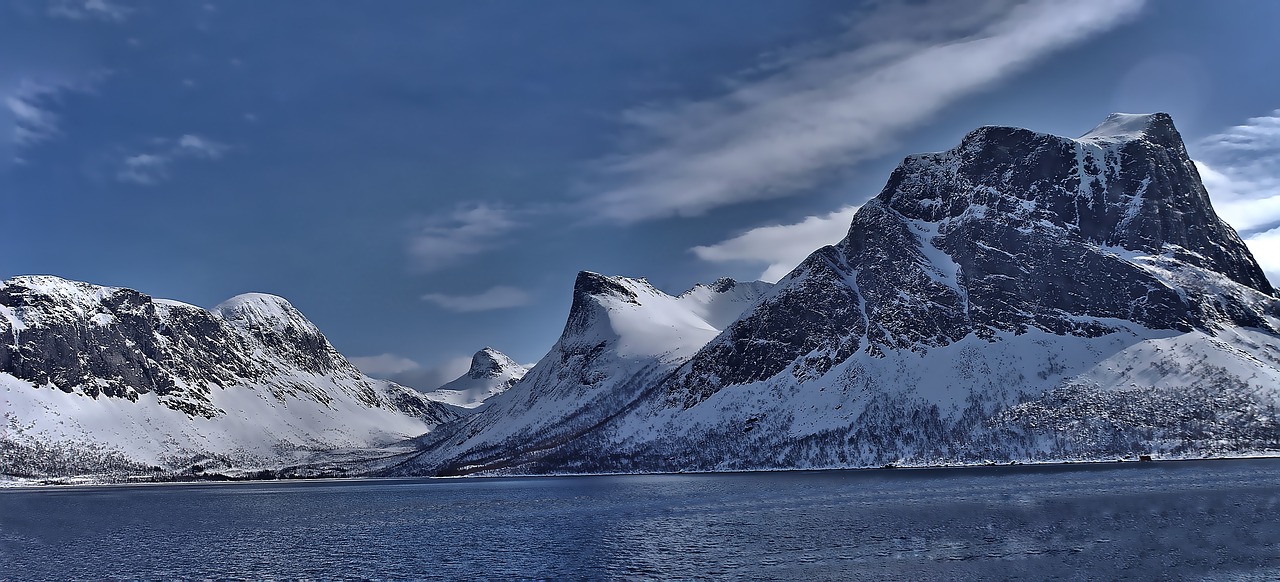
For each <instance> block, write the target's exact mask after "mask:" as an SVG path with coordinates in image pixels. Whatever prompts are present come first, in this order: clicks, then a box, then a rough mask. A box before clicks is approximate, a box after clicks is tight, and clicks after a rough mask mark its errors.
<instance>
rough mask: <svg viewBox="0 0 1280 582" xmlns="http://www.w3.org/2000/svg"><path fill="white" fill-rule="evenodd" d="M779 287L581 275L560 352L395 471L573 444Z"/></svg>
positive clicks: (478, 462)
mask: <svg viewBox="0 0 1280 582" xmlns="http://www.w3.org/2000/svg"><path fill="white" fill-rule="evenodd" d="M771 287H772V285H771V284H769V283H764V282H759V281H757V282H751V283H740V282H736V281H734V280H732V279H721V280H719V281H716V282H715V283H713V284H711V285H702V284H700V285H697V286H694V287H693V288H692V289H690V290H688V291H686V292H685V293H682V294H680V295H678V296H671V295H668V294H666V293H664V292H662V291H660V290H658V289H656V288H654V287H653V285H650V284H649V282H648V281H646V280H644V279H630V278H626V277H607V276H604V275H600V274H597V273H591V272H582V273H579V274H578V278H577V280H576V281H575V283H574V288H573V304H572V306H571V307H570V310H569V319H568V322H567V323H566V324H565V327H564V331H563V332H562V333H561V335H560V339H559V340H558V341H557V342H556V344H555V345H554V346H553V347H552V348H551V351H550V352H548V353H547V355H546V356H544V357H543V358H542V359H541V360H539V361H538V363H537V365H535V366H534V367H533V369H531V370H529V373H528V374H527V375H525V376H524V377H523V378H522V379H521V380H520V381H519V382H516V383H515V385H514V386H512V387H511V388H510V389H509V390H507V391H506V392H504V393H502V394H499V395H497V396H494V397H493V398H491V399H490V400H489V401H488V404H487V405H486V407H485V409H484V410H482V411H480V412H479V413H478V414H476V415H474V416H471V417H468V418H466V419H463V420H461V421H458V422H455V423H450V424H448V425H445V426H443V427H441V429H440V430H439V431H438V432H436V433H432V434H429V435H426V436H425V437H423V438H422V439H421V442H422V444H423V445H422V446H423V447H424V449H426V452H425V453H423V455H422V456H420V457H418V458H415V459H412V460H410V461H408V462H405V463H403V464H402V465H400V466H398V467H396V468H392V469H388V471H389V472H392V473H396V472H410V473H412V472H422V471H427V472H430V471H432V470H434V468H435V467H436V466H438V465H441V464H444V463H446V462H451V463H462V464H465V465H467V466H484V465H485V464H486V463H488V462H491V461H494V460H496V459H505V458H507V457H508V456H511V455H523V454H526V453H527V454H534V455H536V454H539V452H540V451H544V450H546V449H547V448H549V447H555V446H558V445H560V444H563V443H564V442H566V441H567V440H569V439H572V438H574V437H576V436H577V435H578V434H580V433H582V432H583V431H586V430H588V429H590V428H592V427H594V426H596V425H598V424H599V423H601V422H603V421H604V420H606V419H607V418H609V417H610V416H611V415H614V414H616V413H617V412H618V411H619V410H621V409H623V408H624V407H625V406H626V405H627V404H629V403H630V402H632V401H634V400H635V399H636V398H637V397H638V396H639V394H640V392H641V391H642V390H644V389H645V388H646V387H648V386H649V385H651V384H652V383H654V382H657V381H658V380H660V379H661V378H662V377H663V375H665V374H667V373H669V372H670V371H672V370H674V369H675V368H677V367H678V366H680V365H681V364H683V363H684V362H685V361H687V360H688V359H689V357H690V356H692V355H693V354H695V353H697V351H698V349H700V348H701V347H702V346H703V345H704V344H706V343H707V342H708V341H709V340H711V339H712V338H714V337H715V336H716V335H717V334H719V333H720V330H722V329H724V328H725V326H727V325H729V324H730V323H732V322H733V321H734V319H736V318H737V316H738V315H739V314H740V313H742V312H743V311H744V310H746V309H748V308H750V307H751V306H752V305H754V304H755V303H756V302H757V301H759V300H760V298H761V297H763V296H764V295H765V294H767V293H768V291H769V290H770V288H771Z"/></svg>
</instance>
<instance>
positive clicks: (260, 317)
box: [213, 293, 319, 332]
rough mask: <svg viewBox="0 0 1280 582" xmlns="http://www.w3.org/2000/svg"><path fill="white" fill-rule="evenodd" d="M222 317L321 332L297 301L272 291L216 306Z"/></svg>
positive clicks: (252, 324) (235, 321) (251, 324)
mask: <svg viewBox="0 0 1280 582" xmlns="http://www.w3.org/2000/svg"><path fill="white" fill-rule="evenodd" d="M213 313H215V314H217V315H218V316H219V317H221V318H222V319H224V320H226V321H228V322H230V323H233V324H240V325H243V326H246V327H270V328H276V329H283V328H286V327H296V328H300V329H304V330H308V331H311V330H314V331H316V332H318V331H319V330H317V329H316V327H315V325H314V324H312V323H311V321H309V320H308V319H307V318H306V317H305V316H304V315H302V313H301V312H300V311H298V309H297V308H296V307H294V306H293V304H291V303H289V301H288V300H286V299H285V298H283V297H280V296H278V295H271V294H268V293H243V294H240V295H236V296H235V297H232V298H230V299H228V300H226V301H223V302H222V303H219V304H218V305H217V307H214V308H213Z"/></svg>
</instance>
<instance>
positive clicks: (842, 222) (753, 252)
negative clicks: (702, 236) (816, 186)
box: [690, 206, 858, 283]
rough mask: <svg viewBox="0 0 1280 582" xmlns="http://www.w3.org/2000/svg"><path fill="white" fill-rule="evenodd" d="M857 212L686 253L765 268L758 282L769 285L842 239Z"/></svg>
mask: <svg viewBox="0 0 1280 582" xmlns="http://www.w3.org/2000/svg"><path fill="white" fill-rule="evenodd" d="M857 211H858V207H857V206H845V207H844V208H841V209H839V210H836V211H835V212H831V213H829V214H825V215H822V216H810V217H808V218H805V219H804V220H802V221H800V222H797V223H794V224H776V225H769V226H761V227H757V228H753V229H751V230H748V231H747V232H744V233H742V234H740V235H738V236H735V237H733V238H730V239H728V240H724V241H721V242H718V243H716V244H713V245H707V246H699V247H693V248H692V249H690V250H692V251H693V253H694V254H696V255H698V258H700V259H702V260H704V261H712V262H747V263H760V264H767V265H768V268H766V269H765V271H764V273H761V275H760V279H761V280H764V281H769V282H771V283H773V282H777V281H778V279H781V278H782V277H783V276H785V275H786V274H787V273H789V272H791V269H794V268H795V267H796V265H799V264H800V261H803V260H804V259H805V257H807V256H809V254H810V253H812V252H813V251H815V250H817V249H818V248H819V247H822V246H824V245H829V244H835V243H837V242H839V241H840V240H841V239H843V238H844V236H845V234H846V233H847V232H848V231H849V222H850V221H852V220H853V214H854V213H855V212H857Z"/></svg>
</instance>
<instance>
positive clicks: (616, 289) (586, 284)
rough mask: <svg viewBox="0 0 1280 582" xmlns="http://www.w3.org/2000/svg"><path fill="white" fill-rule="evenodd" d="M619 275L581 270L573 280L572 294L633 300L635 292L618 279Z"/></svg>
mask: <svg viewBox="0 0 1280 582" xmlns="http://www.w3.org/2000/svg"><path fill="white" fill-rule="evenodd" d="M618 279H620V277H609V276H607V275H601V274H600V273H594V272H591V271H581V272H579V273H578V278H577V279H576V280H574V282H573V295H574V298H575V299H576V298H577V297H579V296H609V295H612V296H616V297H621V298H622V299H624V300H627V301H629V302H633V303H634V302H635V299H636V294H635V292H634V291H632V290H631V289H628V288H627V286H626V285H623V284H622V283H620V282H619V281H618Z"/></svg>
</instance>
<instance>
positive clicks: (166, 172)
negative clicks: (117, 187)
mask: <svg viewBox="0 0 1280 582" xmlns="http://www.w3.org/2000/svg"><path fill="white" fill-rule="evenodd" d="M228 149H230V147H229V146H227V145H225V144H221V143H218V142H216V141H213V140H211V139H209V138H207V137H201V136H199V135H195V134H186V135H183V136H180V137H178V138H176V139H168V138H157V139H153V140H151V146H150V147H149V148H147V150H146V151H141V152H136V153H131V154H126V155H124V156H123V157H121V159H120V160H119V164H118V166H119V167H118V168H117V169H116V179H117V180H119V181H121V182H130V183H133V184H144V185H150V184H156V183H159V182H163V181H164V180H167V179H168V178H169V176H170V167H171V166H172V165H173V164H174V163H176V162H178V161H181V160H216V159H218V158H221V157H222V156H223V154H225V153H226V152H227V150H228Z"/></svg>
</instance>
